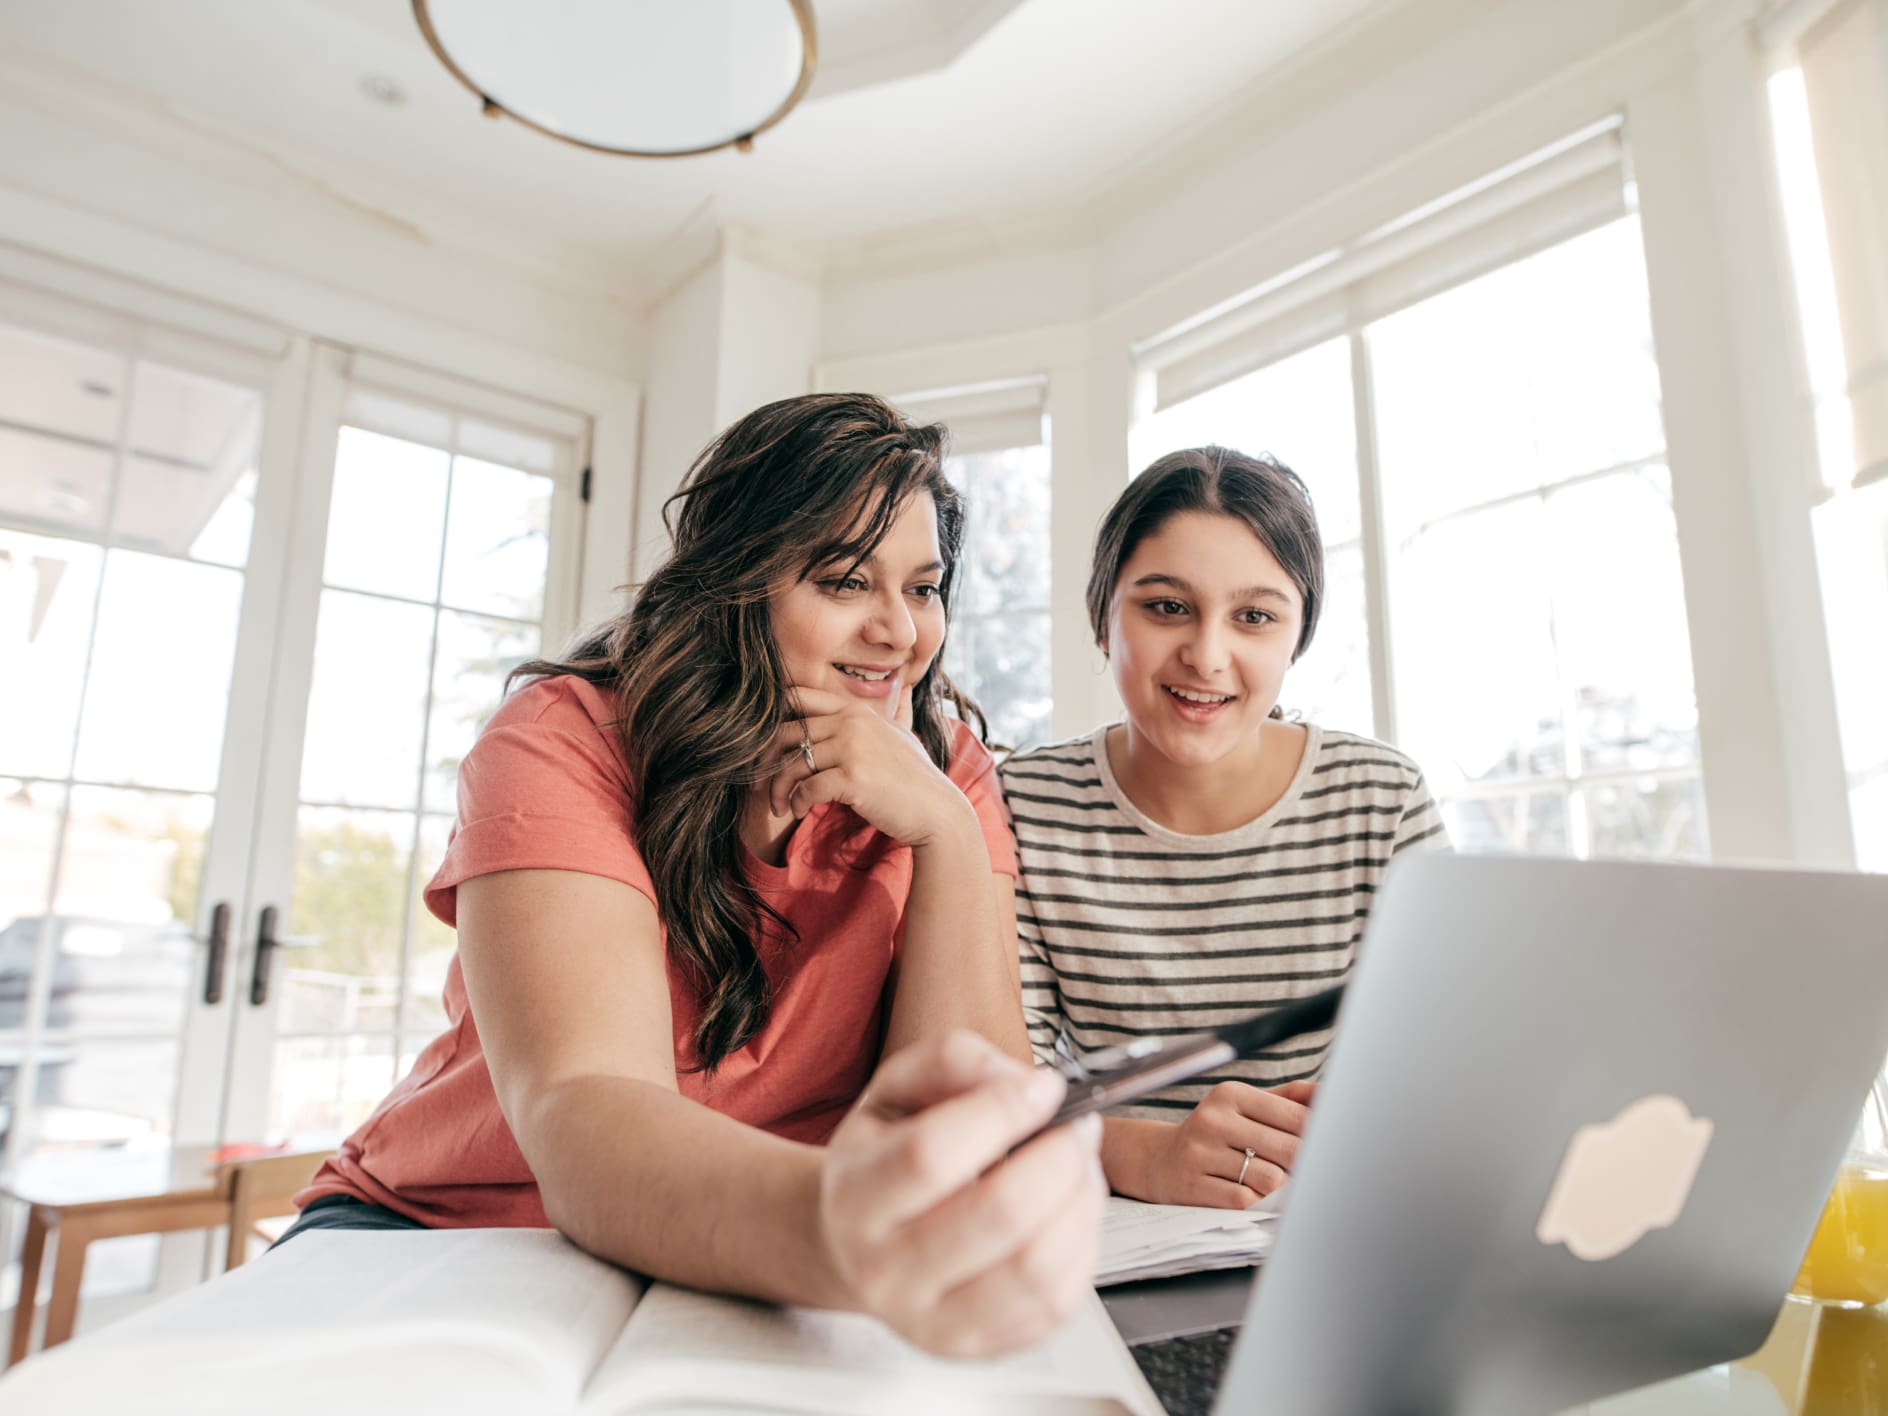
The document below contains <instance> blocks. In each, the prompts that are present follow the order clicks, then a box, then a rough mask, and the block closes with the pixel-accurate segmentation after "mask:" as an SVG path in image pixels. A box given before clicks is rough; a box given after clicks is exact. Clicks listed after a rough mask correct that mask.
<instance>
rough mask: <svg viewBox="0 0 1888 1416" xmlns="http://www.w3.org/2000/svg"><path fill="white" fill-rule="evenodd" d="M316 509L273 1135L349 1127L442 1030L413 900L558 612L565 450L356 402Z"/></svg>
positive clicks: (363, 394) (542, 439)
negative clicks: (494, 728)
mask: <svg viewBox="0 0 1888 1416" xmlns="http://www.w3.org/2000/svg"><path fill="white" fill-rule="evenodd" d="M342 416H343V422H342V426H341V428H340V432H339V438H338V442H337V451H336V456H335V462H334V479H333V484H332V491H331V493H330V502H329V510H328V533H327V540H326V548H325V558H324V561H323V567H322V575H321V581H322V588H321V591H320V612H319V617H318V620H317V624H316V633H315V650H314V674H313V683H312V688H311V691H310V693H309V700H308V710H307V712H308V717H307V733H306V738H305V740H304V742H305V746H304V749H303V754H302V767H301V791H300V799H299V802H298V805H297V810H296V825H295V855H294V886H293V893H292V896H291V899H290V902H289V909H288V920H287V924H286V927H285V929H286V932H287V933H288V934H290V935H291V936H299V937H300V939H301V940H302V941H303V942H304V944H305V947H302V948H299V949H297V950H296V951H295V952H294V953H293V954H291V955H290V956H288V957H287V958H285V959H284V960H283V964H284V965H285V968H284V970H283V978H282V989H283V997H282V1002H281V1008H280V1013H279V1015H278V1025H277V1026H278V1032H277V1037H276V1043H275V1066H274V1070H273V1073H272V1080H273V1087H272V1096H271V1102H270V1130H271V1133H272V1134H273V1133H292V1132H322V1131H332V1130H345V1129H347V1128H349V1127H352V1126H353V1125H355V1124H357V1123H358V1122H359V1121H360V1120H362V1119H363V1118H364V1117H365V1115H366V1113H367V1111H368V1110H370V1109H371V1108H372V1107H373V1105H374V1104H375V1103H376V1102H378V1101H379V1100H380V1098H381V1097H382V1096H383V1095H384V1094H385V1092H386V1089H387V1085H388V1081H389V1077H390V1076H391V1075H392V1074H393V1072H394V1069H395V1067H396V1065H400V1066H404V1065H406V1064H407V1063H410V1061H411V1057H412V1055H413V1054H414V1053H415V1052H417V1050H418V1049H419V1048H420V1047H421V1046H423V1045H424V1044H425V1043H426V1042H427V1041H428V1040H430V1039H431V1038H432V1036H433V1035H434V1034H436V1033H437V1032H439V1030H440V1029H441V1028H442V1027H443V1026H444V1023H445V1016H444V1013H443V1012H442V1011H441V1003H440V993H441V990H442V988H443V986H444V983H445V977H446V968H447V965H448V964H449V963H450V962H451V959H452V955H453V949H454V942H455V941H454V937H453V933H452V931H451V930H450V929H449V928H447V927H446V926H445V925H443V924H441V923H439V921H438V920H436V919H434V918H433V916H432V915H431V914H430V913H429V912H428V911H427V909H426V907H425V905H424V904H423V903H422V901H421V899H420V891H421V888H422V887H423V886H424V884H425V883H426V880H427V879H428V878H429V877H430V876H431V875H432V874H433V872H434V871H435V870H437V869H438V867H439V863H440V860H441V858H442V857H443V855H444V853H445V848H446V837H447V833H448V831H449V830H450V828H451V825H452V820H453V813H454V811H455V809H456V797H457V774H458V767H459V761H460V758H461V757H463V756H464V754H465V752H466V751H467V750H468V749H469V748H470V747H471V745H472V741H473V739H474V738H475V737H476V736H477V733H478V729H479V727H480V726H481V724H482V723H483V722H484V720H485V719H486V718H487V717H489V716H490V714H491V712H492V710H493V709H494V708H495V707H496V706H497V705H498V702H499V700H500V698H501V697H502V695H503V691H504V682H505V675H506V674H507V673H509V672H510V670H511V669H513V668H514V667H516V666H517V665H518V664H520V663H522V662H523V661H525V660H526V659H528V658H531V657H534V656H535V655H537V654H538V653H539V652H540V650H541V648H542V647H543V646H544V635H545V631H546V628H547V625H548V626H550V628H551V633H552V636H553V645H554V642H555V637H556V636H557V635H558V634H561V632H562V628H563V624H562V622H563V620H564V618H565V615H566V613H567V612H566V610H565V609H564V608H562V607H561V606H559V605H556V604H549V605H547V600H555V599H556V598H557V594H558V588H559V581H560V578H562V577H560V576H559V575H558V574H556V573H554V571H553V562H552V557H551V546H552V542H553V540H554V534H553V517H554V516H555V515H556V514H557V513H556V511H555V510H554V508H556V507H562V506H564V505H565V503H566V502H567V499H568V498H567V496H560V495H559V493H560V489H561V490H562V491H563V492H565V493H566V494H567V493H568V491H569V488H570V486H571V484H572V483H573V482H574V479H575V475H576V474H575V460H576V455H577V454H576V449H575V448H574V446H573V445H572V444H571V443H570V442H569V441H568V440H566V439H564V438H559V437H555V436H552V435H549V434H541V433H537V432H534V431H529V430H526V429H523V428H516V427H510V426H503V425H500V424H498V423H496V422H494V421H490V420H487V419H476V418H472V417H467V416H460V415H458V414H457V413H455V412H453V411H451V410H449V409H447V408H444V407H434V406H429V405H427V404H424V403H419V402H411V401H408V400H407V399H405V398H396V397H392V396H390V395H386V394H382V393H379V392H375V391H372V390H370V389H366V388H361V387H356V388H355V389H354V390H353V391H352V392H351V393H350V395H349V397H348V401H347V406H346V408H345V411H344V413H343V415H342Z"/></svg>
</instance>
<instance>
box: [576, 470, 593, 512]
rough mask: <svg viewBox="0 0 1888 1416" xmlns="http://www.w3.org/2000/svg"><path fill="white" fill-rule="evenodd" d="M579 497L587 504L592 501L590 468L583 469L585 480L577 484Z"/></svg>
mask: <svg viewBox="0 0 1888 1416" xmlns="http://www.w3.org/2000/svg"><path fill="white" fill-rule="evenodd" d="M577 499H578V500H579V501H581V502H583V503H585V504H586V505H588V504H589V501H590V469H589V468H588V467H586V468H584V469H583V480H582V481H581V482H579V483H578V484H577Z"/></svg>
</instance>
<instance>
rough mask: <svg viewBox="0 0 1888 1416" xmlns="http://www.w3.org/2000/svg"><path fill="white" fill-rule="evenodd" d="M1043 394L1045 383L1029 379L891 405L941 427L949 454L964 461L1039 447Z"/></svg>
mask: <svg viewBox="0 0 1888 1416" xmlns="http://www.w3.org/2000/svg"><path fill="white" fill-rule="evenodd" d="M1048 389H1049V381H1048V379H1047V378H1045V377H1043V376H1042V375H1034V376H1031V377H1028V378H1020V379H1001V380H994V381H992V382H989V383H980V384H974V385H969V386H966V387H963V388H954V389H935V390H930V391H927V392H923V393H909V394H899V395H896V396H894V397H893V398H892V399H891V403H892V405H893V406H894V407H896V408H897V409H898V410H899V411H900V412H901V413H903V414H904V415H905V416H906V417H907V418H911V419H913V420H915V421H916V422H920V423H943V424H944V425H945V426H946V427H948V428H949V429H950V430H951V442H950V451H951V453H952V454H953V455H954V456H959V457H967V456H969V455H971V454H972V453H978V452H998V451H1001V450H1002V449H1004V448H1012V447H1034V446H1036V445H1037V444H1038V443H1040V442H1041V441H1042V414H1043V408H1044V404H1045V401H1046V399H1047V395H1048Z"/></svg>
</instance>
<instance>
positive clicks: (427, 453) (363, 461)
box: [322, 428, 449, 600]
mask: <svg viewBox="0 0 1888 1416" xmlns="http://www.w3.org/2000/svg"><path fill="white" fill-rule="evenodd" d="M448 461H449V459H448V457H447V455H446V454H445V453H444V452H442V451H440V450H439V449H438V448H433V447H425V446H423V445H421V444H419V443H412V442H404V441H402V440H401V439H399V438H390V437H385V436H383V435H382V434H380V433H370V432H367V431H365V430H364V429H361V428H343V429H341V440H340V444H339V447H338V450H337V452H336V454H335V461H334V493H333V499H332V501H331V502H330V503H329V507H328V549H327V560H326V563H325V566H324V569H323V571H322V579H324V580H325V581H326V582H327V583H328V584H330V585H339V586H344V587H346V588H347V589H350V590H371V591H373V592H374V593H376V594H380V595H398V596H400V597H401V598H403V599H408V600H430V599H432V598H433V594H434V592H435V590H436V589H437V588H438V585H439V537H440V532H441V531H442V530H443V529H444V526H445V519H446V467H447V463H448Z"/></svg>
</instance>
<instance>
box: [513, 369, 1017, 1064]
mask: <svg viewBox="0 0 1888 1416" xmlns="http://www.w3.org/2000/svg"><path fill="white" fill-rule="evenodd" d="M945 437H946V433H945V429H944V428H943V427H942V426H941V425H939V424H935V423H933V424H925V425H913V424H911V423H908V422H906V421H905V419H904V418H902V417H901V416H900V415H899V414H898V413H897V411H896V410H894V409H893V408H891V407H890V406H889V405H888V404H886V403H884V402H882V401H881V400H879V399H877V398H874V397H872V396H871V395H869V394H862V393H831V394H810V395H807V396H805V397H801V398H788V399H782V400H781V401H780V402H778V403H770V404H768V405H767V406H765V407H764V408H758V409H756V410H755V411H754V412H752V413H749V414H748V415H747V416H746V417H744V418H742V419H740V421H738V422H736V423H735V424H733V425H732V426H731V427H729V428H728V429H727V430H726V431H725V432H723V433H722V434H721V435H720V436H719V437H717V438H716V439H715V440H714V441H713V442H711V443H710V444H709V445H708V446H707V448H706V449H704V450H703V452H702V453H701V455H700V456H699V457H697V458H696V459H695V464H694V466H693V467H691V468H690V469H689V473H688V476H687V477H686V478H685V479H684V480H683V483H682V486H681V489H680V490H679V491H677V492H676V493H675V495H673V496H672V497H670V498H669V499H668V501H667V502H666V503H665V504H664V506H663V511H662V517H663V523H664V524H665V525H666V526H667V527H668V530H669V534H670V537H671V539H672V541H673V543H674V548H673V551H672V552H671V554H670V556H669V559H668V560H667V561H666V562H664V563H663V565H662V566H661V568H660V569H658V570H657V571H656V572H655V574H654V575H652V576H651V577H650V578H649V579H648V581H647V582H645V583H644V584H643V585H642V586H641V587H640V589H639V590H638V592H637V594H636V596H635V600H634V602H633V603H632V605H631V606H630V608H629V609H628V610H627V611H626V612H625V613H624V614H622V615H619V616H618V617H617V618H615V619H613V620H610V621H609V622H607V623H605V624H603V625H601V626H598V627H597V628H595V629H594V630H591V631H588V632H586V633H585V634H583V635H581V636H580V637H579V638H578V640H577V642H576V643H574V644H573V645H571V647H570V648H569V649H568V650H567V651H566V653H565V654H564V655H563V657H562V658H558V659H538V660H534V661H532V662H531V663H528V664H523V665H521V666H520V667H518V668H517V669H514V670H513V671H512V674H511V681H516V680H518V679H520V678H535V677H541V676H545V675H551V674H575V675H577V676H578V677H581V678H584V679H588V680H589V681H590V682H592V683H598V684H605V685H608V686H610V687H611V688H612V689H613V691H614V693H615V697H616V702H617V707H618V712H619V717H618V719H617V721H616V722H615V723H614V724H613V725H612V726H614V727H615V728H616V729H617V732H618V734H619V736H620V738H621V742H622V746H623V751H624V754H625V756H626V757H627V758H628V760H629V769H630V778H631V782H632V784H633V785H632V788H631V790H632V793H633V797H634V800H633V807H634V811H635V828H636V843H637V848H638V849H639V850H640V851H641V852H642V857H643V861H644V863H645V864H646V865H647V866H648V868H649V875H650V878H651V879H652V881H653V882H654V884H655V894H656V909H657V912H658V913H659V915H660V916H661V918H662V922H663V925H664V927H665V928H666V930H667V935H668V953H669V957H670V958H671V959H672V960H674V961H676V962H677V963H679V964H680V965H681V966H682V968H683V969H684V971H685V972H686V973H687V975H688V977H689V978H690V980H691V982H692V983H693V984H694V986H695V987H696V988H697V990H698V991H699V996H700V998H701V1013H700V1016H699V1019H698V1021H697V1022H696V1025H695V1034H694V1044H695V1051H696V1053H697V1055H698V1057H699V1059H700V1065H701V1067H702V1068H703V1069H704V1070H706V1071H709V1072H712V1071H714V1069H715V1068H716V1067H717V1066H718V1065H719V1064H720V1062H721V1061H722V1059H723V1058H725V1057H726V1056H727V1055H728V1054H729V1053H731V1052H736V1051H739V1050H740V1048H742V1047H743V1046H745V1045H746V1044H747V1043H748V1042H749V1041H750V1040H751V1039H752V1038H753V1037H754V1036H755V1035H756V1034H757V1033H758V1032H759V1031H760V1030H761V1028H763V1027H764V1026H765V1025H766V1023H767V1019H768V1016H769V1014H770V1012H771V1009H772V1002H773V1000H772V997H771V994H770V990H769V987H768V982H767V974H766V971H765V969H763V967H762V966H761V960H760V953H759V950H758V949H757V947H756V940H757V936H758V934H759V931H760V928H761V925H762V916H763V915H765V916H767V917H770V918H771V919H773V920H774V921H775V922H776V923H777V924H778V925H779V926H780V927H781V928H782V929H783V930H785V931H786V932H787V933H788V934H789V935H793V934H794V931H793V929H792V926H791V925H790V924H788V923H787V921H786V920H785V919H784V918H782V917H781V915H780V914H779V912H778V911H776V910H774V909H773V908H772V907H771V906H770V905H768V904H767V902H766V901H765V900H763V899H762V898H761V897H760V894H759V893H758V891H756V890H755V888H754V886H753V885H752V884H751V883H750V882H749V881H748V879H747V877H746V875H745V873H744V872H743V871H742V869H741V865H740V840H741V836H740V828H741V817H742V810H743V805H744V802H745V799H746V796H747V793H748V790H749V788H750V787H751V786H752V785H753V784H754V783H755V782H757V781H758V780H760V779H761V778H762V777H764V776H765V775H766V774H767V773H768V772H769V770H771V768H772V767H773V766H774V761H773V754H772V752H771V749H772V746H773V742H774V736H775V734H776V733H777V732H778V731H779V729H780V727H781V725H782V724H783V723H785V722H786V721H787V719H788V716H789V712H788V701H787V696H786V695H787V687H788V685H787V674H786V668H785V665H784V663H783V661H782V658H781V654H780V647H779V645H778V643H777V642H776V641H775V639H774V632H773V617H772V615H771V613H770V612H769V608H768V597H769V594H770V592H771V591H772V590H773V588H774V587H775V586H776V585H777V584H778V583H779V582H780V581H781V580H783V579H789V578H791V579H796V580H797V579H804V578H805V577H806V576H807V575H808V574H809V573H810V572H812V571H813V570H815V569H817V568H819V567H823V566H829V565H836V566H840V567H844V568H850V567H852V566H854V565H856V564H857V563H858V562H860V561H862V560H864V559H865V558H866V557H867V556H869V555H871V554H872V552H873V551H874V550H875V549H876V548H877V546H878V544H879V542H881V541H882V540H883V539H884V538H885V536H886V534H887V533H888V532H889V531H890V530H891V528H892V525H893V523H894V522H895V521H896V520H897V518H898V515H899V513H900V512H901V511H902V510H903V508H904V505H905V503H906V501H907V500H908V499H909V498H910V497H912V496H914V495H917V494H919V493H924V494H927V495H929V496H930V498H931V501H932V503H933V505H934V506H935V507H936V509H937V539H938V552H939V559H940V560H942V562H943V564H944V571H943V574H942V576H941V577H940V579H939V585H940V590H939V595H940V598H941V599H942V601H943V603H944V607H945V611H946V614H947V615H948V613H949V609H950V603H951V593H952V588H953V585H952V582H953V580H954V579H955V572H956V566H957V558H958V553H959V551H960V550H961V548H962V544H963V534H964V509H963V502H962V500H961V499H960V498H959V497H958V495H957V492H956V490H955V489H954V488H953V487H952V486H951V484H950V483H949V482H948V481H946V480H945V477H944V473H943V468H942V465H941V462H942V458H943V455H944V442H945ZM942 661H943V646H942V644H940V645H939V648H938V654H937V657H936V658H934V659H933V660H932V662H931V666H930V668H929V669H928V670H927V671H926V672H925V675H924V677H923V678H921V679H919V680H918V682H917V684H916V685H915V686H914V687H913V690H912V695H911V710H912V728H913V731H914V732H916V734H917V736H918V739H919V741H921V742H922V743H923V744H924V748H925V751H926V752H927V753H929V754H930V757H931V760H932V761H933V762H935V763H937V765H938V766H939V767H940V768H945V767H948V765H949V763H950V758H951V737H950V728H949V725H948V722H947V720H946V717H945V713H944V708H945V705H946V704H949V705H950V706H951V707H952V708H954V709H955V710H956V713H957V716H958V717H960V718H962V719H964V720H965V721H966V722H972V723H974V724H975V725H976V728H977V730H978V733H979V735H980V736H987V730H986V729H985V725H984V720H983V715H982V713H981V712H979V711H978V709H977V707H976V705H975V704H974V703H972V702H971V701H970V700H969V699H968V698H967V697H965V696H964V695H963V694H962V693H960V692H959V691H958V690H957V689H956V688H955V687H954V686H953V685H952V683H951V681H950V679H949V678H948V677H947V676H946V675H945V673H944V670H943V667H942ZM796 937H797V936H796Z"/></svg>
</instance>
